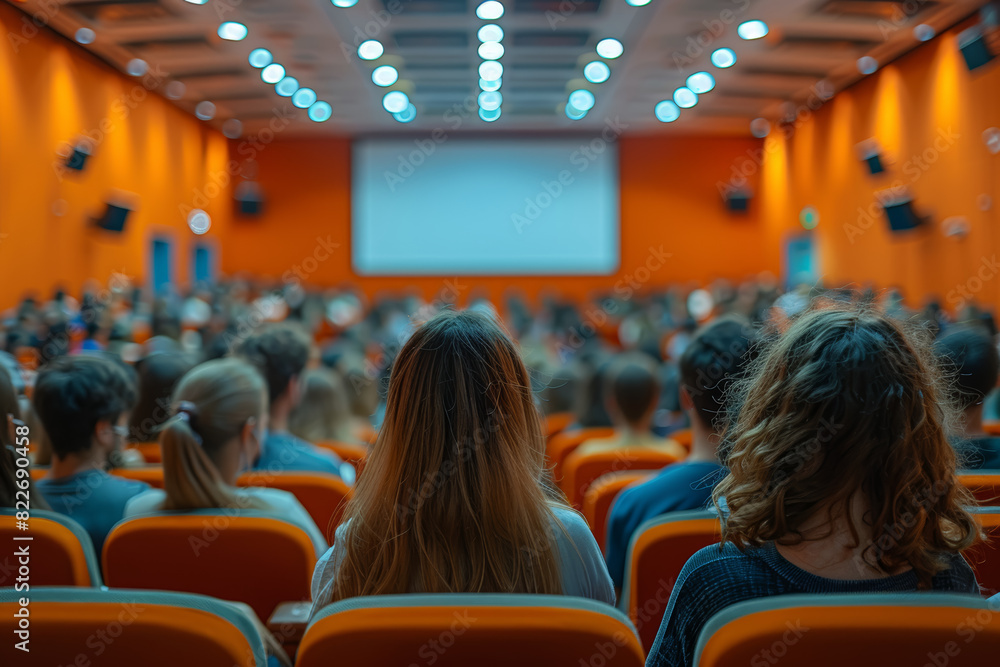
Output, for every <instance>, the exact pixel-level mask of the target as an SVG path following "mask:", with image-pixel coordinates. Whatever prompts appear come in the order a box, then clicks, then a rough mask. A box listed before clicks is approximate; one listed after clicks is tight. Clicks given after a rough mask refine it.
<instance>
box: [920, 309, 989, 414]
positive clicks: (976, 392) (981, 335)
mask: <svg viewBox="0 0 1000 667" xmlns="http://www.w3.org/2000/svg"><path fill="white" fill-rule="evenodd" d="M934 354H936V355H937V356H938V359H940V361H941V366H942V369H943V370H944V371H945V372H946V373H947V374H948V375H949V376H950V377H949V379H950V380H951V381H952V383H951V390H952V396H953V398H954V400H955V403H956V404H957V405H958V407H959V408H961V409H962V410H967V409H968V408H970V407H972V406H973V405H976V404H977V403H982V402H983V400H984V399H985V398H986V395H987V394H989V393H990V392H991V391H993V388H994V387H996V385H997V376H998V373H1000V353H998V352H997V348H996V345H994V344H993V339H992V338H990V337H989V335H987V333H986V332H985V331H984V330H983V329H982V328H980V327H976V326H963V327H956V328H954V329H951V330H950V331H948V333H946V334H945V335H943V336H941V337H940V338H938V339H937V340H936V341H935V342H934Z"/></svg>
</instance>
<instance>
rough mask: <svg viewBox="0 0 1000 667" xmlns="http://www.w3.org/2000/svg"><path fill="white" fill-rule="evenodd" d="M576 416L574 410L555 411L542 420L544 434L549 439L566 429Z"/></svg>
mask: <svg viewBox="0 0 1000 667" xmlns="http://www.w3.org/2000/svg"><path fill="white" fill-rule="evenodd" d="M574 419H576V416H575V415H574V414H573V413H572V412H554V413H552V414H551V415H549V416H547V417H546V418H545V420H544V421H543V422H542V435H544V436H545V440H546V441H548V440H549V439H551V438H552V436H554V435H556V434H557V433H562V432H563V431H565V430H566V429H567V428H568V427H569V425H570V424H572V423H573V420H574Z"/></svg>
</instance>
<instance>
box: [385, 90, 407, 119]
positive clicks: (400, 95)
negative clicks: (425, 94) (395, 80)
mask: <svg viewBox="0 0 1000 667" xmlns="http://www.w3.org/2000/svg"><path fill="white" fill-rule="evenodd" d="M409 103H410V98H409V97H407V96H406V93H404V92H400V91H398V90H393V91H391V92H388V93H386V94H385V96H384V97H383V98H382V107H383V108H384V109H385V110H386V111H388V112H389V113H399V112H400V111H402V110H403V109H405V108H406V107H407V105H409Z"/></svg>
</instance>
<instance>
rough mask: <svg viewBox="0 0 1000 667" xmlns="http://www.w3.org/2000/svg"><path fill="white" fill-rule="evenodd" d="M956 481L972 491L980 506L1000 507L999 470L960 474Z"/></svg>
mask: <svg viewBox="0 0 1000 667" xmlns="http://www.w3.org/2000/svg"><path fill="white" fill-rule="evenodd" d="M958 481H959V482H961V483H962V486H964V487H965V488H967V489H968V490H969V491H972V495H974V496H975V497H976V500H978V501H979V504H980V505H1000V470H977V471H975V472H968V473H961V474H959V476H958Z"/></svg>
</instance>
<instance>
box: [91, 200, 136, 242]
mask: <svg viewBox="0 0 1000 667" xmlns="http://www.w3.org/2000/svg"><path fill="white" fill-rule="evenodd" d="M131 212H132V209H130V208H128V207H127V206H125V205H123V204H121V203H111V202H106V203H105V207H104V212H103V213H102V214H101V215H100V217H98V218H95V219H94V226H95V227H98V228H100V229H103V230H106V231H109V232H114V233H115V234H121V233H122V232H123V231H125V223H126V222H127V221H128V216H129V213H131Z"/></svg>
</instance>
